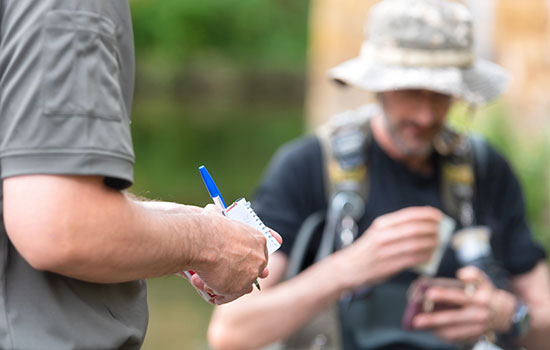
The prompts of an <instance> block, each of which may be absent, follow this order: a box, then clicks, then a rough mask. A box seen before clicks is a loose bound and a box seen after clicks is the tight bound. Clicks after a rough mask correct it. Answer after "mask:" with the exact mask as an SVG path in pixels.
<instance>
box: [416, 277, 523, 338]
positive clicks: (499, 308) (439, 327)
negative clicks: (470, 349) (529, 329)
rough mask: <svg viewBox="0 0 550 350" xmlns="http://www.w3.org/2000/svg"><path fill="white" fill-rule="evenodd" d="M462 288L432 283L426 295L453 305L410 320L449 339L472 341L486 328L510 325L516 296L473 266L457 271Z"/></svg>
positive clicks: (489, 330) (505, 329)
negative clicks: (462, 284) (439, 285)
mask: <svg viewBox="0 0 550 350" xmlns="http://www.w3.org/2000/svg"><path fill="white" fill-rule="evenodd" d="M457 277H458V279H460V280H461V281H463V282H465V283H466V285H467V286H470V287H471V288H470V287H466V289H465V290H460V289H453V288H443V287H431V288H430V289H429V290H428V291H427V292H426V296H427V298H429V299H430V300H432V301H433V302H434V303H445V304H454V305H456V306H457V308H456V309H449V310H444V311H437V312H432V313H423V314H419V315H417V316H416V317H415V318H414V320H413V327H414V328H416V329H432V330H433V331H434V332H435V333H436V334H437V335H438V336H439V337H440V338H442V339H444V340H447V341H449V342H454V343H460V342H474V341H476V340H477V339H479V337H480V336H482V335H485V334H487V333H489V332H493V331H494V332H506V331H507V330H508V329H509V328H510V325H511V319H512V314H513V312H514V309H515V304H516V299H515V297H514V296H513V295H512V294H510V293H508V292H506V291H503V290H500V289H497V288H495V287H494V286H493V284H492V283H491V281H490V280H489V278H488V277H487V275H486V274H485V273H483V272H482V271H481V270H479V269H478V268H476V267H472V266H470V267H465V268H463V269H461V270H459V271H458V273H457Z"/></svg>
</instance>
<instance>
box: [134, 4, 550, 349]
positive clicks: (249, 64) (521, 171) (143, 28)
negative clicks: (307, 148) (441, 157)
mask: <svg viewBox="0 0 550 350" xmlns="http://www.w3.org/2000/svg"><path fill="white" fill-rule="evenodd" d="M373 2H374V1H369V0H363V1H360V0H332V1H328V0H327V1H314V0H311V1H307V0H245V1H243V0H202V1H191V0H162V1H155V0H131V2H130V3H131V6H132V15H133V20H134V32H135V44H136V57H137V61H136V91H135V98H134V107H133V112H132V120H133V122H132V132H133V137H134V145H135V152H136V159H137V162H136V167H135V185H134V186H133V188H132V192H134V193H136V194H138V195H141V196H144V197H148V198H153V199H162V200H168V201H176V202H182V203H186V204H195V205H199V206H204V205H206V204H208V203H210V198H209V197H208V194H207V192H206V190H205V188H204V185H203V184H202V181H201V179H200V176H199V173H198V167H199V166H200V165H202V164H204V165H206V166H207V167H208V169H209V171H210V172H211V174H212V175H213V177H214V178H215V180H216V182H217V184H218V186H219V187H220V189H221V191H222V193H223V195H224V197H225V199H226V201H227V202H232V201H233V200H235V199H237V198H239V197H246V198H251V197H252V195H253V190H254V187H255V185H256V184H257V183H258V181H259V180H260V178H261V175H262V172H263V170H264V168H265V166H266V165H267V163H268V161H269V159H270V157H271V156H272V154H273V152H274V151H275V150H276V149H277V148H278V147H279V146H280V145H281V144H283V143H285V142H287V141H289V140H291V139H293V138H295V137H297V136H299V135H301V134H302V133H303V132H306V131H308V130H310V129H311V126H312V125H315V124H316V123H318V122H317V119H316V118H321V119H322V118H323V116H322V115H323V114H327V113H329V112H330V113H332V112H333V110H332V109H335V108H336V109H338V108H340V107H341V106H340V105H338V106H337V107H334V105H329V106H327V103H328V102H330V101H329V99H328V98H326V97H325V96H324V95H323V94H319V93H316V91H317V92H319V89H321V88H322V87H323V86H324V85H323V84H324V82H321V80H323V79H324V76H323V72H322V70H324V69H325V68H324V66H323V64H319V60H323V59H324V58H326V57H329V58H330V59H331V60H332V61H330V62H328V61H327V62H326V64H324V65H325V66H326V65H332V64H334V63H337V62H339V61H341V60H342V58H341V57H337V56H335V53H336V52H335V49H334V45H336V46H337V47H339V46H338V45H342V43H347V42H349V43H352V44H350V45H351V49H350V48H348V49H347V50H348V53H346V54H349V55H350V56H349V57H352V56H355V55H356V54H357V53H358V49H357V47H358V45H359V44H360V41H361V35H362V31H361V26H362V23H363V20H364V18H365V14H366V8H367V7H368V6H370V5H371V4H372V3H373ZM492 3H493V4H495V3H496V4H500V5H499V6H500V7H502V6H503V5H502V4H513V2H512V1H511V0H507V1H505V0H501V1H496V2H495V1H493V2H492ZM530 3H532V4H535V3H536V4H539V3H540V4H543V6H545V2H544V0H533V1H531V2H530ZM549 3H550V2H549ZM522 4H523V2H522ZM330 6H332V8H330ZM510 6H513V5H510ZM522 6H523V5H522ZM527 7H529V6H527ZM335 8H337V9H341V12H342V13H340V14H338V11H336V10H335ZM359 9H360V10H359ZM335 11H336V12H335ZM499 11H501V12H502V11H503V10H502V9H500V10H499ZM504 11H505V12H504V14H505V15H506V14H508V13H509V12H514V13H519V12H518V11H517V10H516V9H515V8H513V7H512V8H510V9H509V10H506V9H505V10H504ZM506 11H508V12H506ZM534 11H535V12H537V10H536V9H535V10H534ZM543 13H544V12H543ZM338 16H339V17H338ZM354 16H355V17H354ZM499 16H500V17H498V16H497V24H496V27H497V28H498V18H501V17H502V16H501V15H499ZM525 16H526V18H531V19H530V20H525V19H524V20H521V19H520V20H519V23H520V25H524V26H525V25H526V24H528V25H526V27H527V28H528V29H529V28H531V27H532V26H533V25H534V24H533V19H532V18H533V16H532V14H531V13H529V12H527V14H525ZM323 18H324V19H326V20H321V19H323ZM357 18H359V19H357ZM513 18H515V17H513ZM513 18H512V19H513ZM544 18H546V21H547V22H545V21H544ZM506 23H508V26H511V25H512V26H513V23H514V22H513V21H512V20H510V18H508V19H506ZM511 23H512V24H511ZM538 26H539V27H540V26H542V28H543V30H542V35H543V36H544V35H546V37H543V39H542V40H543V41H542V42H543V43H545V44H543V45H547V47H548V48H546V47H545V46H543V47H542V48H540V49H541V52H546V51H544V50H548V51H547V52H546V54H547V55H548V57H547V60H546V61H543V63H542V66H541V67H539V69H540V71H541V72H543V74H540V73H536V72H535V73H534V74H535V76H536V77H538V78H540V77H546V78H545V79H546V80H545V82H546V83H544V82H543V84H547V85H543V86H547V87H548V88H550V21H548V14H547V13H546V17H545V16H544V15H543V16H542V22H541V23H539V24H538ZM545 26H547V27H545ZM337 27H338V28H342V27H344V28H346V30H347V32H345V31H342V30H341V31H340V32H337V33H335V32H334V30H332V29H331V28H337ZM539 27H536V28H539ZM522 28H523V27H522ZM536 28H535V29H536ZM544 28H546V29H544ZM539 29H540V28H539ZM310 30H311V32H310ZM331 30H332V31H331ZM545 30H547V34H544V33H545ZM515 32H517V30H516V31H515ZM538 32H539V31H538V29H537V33H538ZM347 34H349V35H347ZM499 35H500V36H502V35H507V34H506V33H504V34H502V32H501V31H499V30H497V31H496V34H495V37H496V38H497V42H498V40H500V39H498V38H499V37H500V36H499ZM348 36H349V37H348ZM524 36H525V38H530V39H529V40H531V39H532V38H533V36H532V35H530V34H529V31H526V32H525V34H524ZM515 38H516V39H515V40H517V41H522V42H524V43H528V42H529V40H526V39H525V40H524V39H522V37H521V36H520V37H517V35H516V37H515ZM512 39H513V37H512V36H510V35H508V37H507V38H505V39H501V41H502V42H503V43H504V44H510V43H512V42H513V40H512ZM318 43H327V44H324V45H318ZM330 43H333V44H330ZM330 45H333V46H330ZM350 45H348V46H350ZM533 45H534V46H536V47H539V46H540V44H536V43H535V44H533ZM537 45H538V46H537ZM496 47H497V48H498V47H499V46H498V45H496ZM501 47H502V45H501ZM514 50H519V51H521V52H524V51H525V50H523V51H522V48H521V47H516V48H515V49H514V47H511V48H510V46H504V48H501V51H502V52H505V53H509V55H503V54H501V55H498V54H496V55H495V57H493V58H497V59H498V60H499V61H500V62H505V63H506V62H507V63H508V66H510V67H512V68H514V67H516V68H517V66H518V64H517V60H518V58H517V57H516V58H514V57H515V56H513V55H514V54H515V55H516V56H517V51H514ZM342 51H345V50H342ZM493 54H494V53H493ZM510 55H511V56H510ZM533 55H535V56H536V57H538V56H540V55H539V54H537V53H536V52H535V53H533ZM543 56H544V53H543ZM522 57H523V56H522ZM344 58H348V57H344ZM514 59H515V60H514ZM333 61H334V62H333ZM510 62H511V63H510ZM521 62H523V61H521ZM523 64H524V63H523ZM524 65H525V64H524ZM521 67H523V66H521ZM521 67H520V68H521ZM507 68H509V67H507ZM512 70H513V69H512ZM521 72H522V71H520V73H521ZM514 73H517V71H513V72H512V74H514ZM522 74H523V73H522ZM544 74H545V75H544ZM523 79H524V80H526V81H528V82H529V83H530V84H529V86H532V83H533V82H534V80H533V79H531V78H530V76H527V77H525V76H523ZM539 80H540V79H539ZM517 90H519V92H517V94H518V96H520V97H517V96H516V95H513V94H512V95H511V96H508V97H507V98H506V99H503V100H500V101H499V102H497V103H494V104H492V105H491V106H489V107H487V108H483V109H482V110H480V111H477V112H476V113H474V114H475V115H474V117H473V118H471V117H468V116H467V115H468V114H470V111H469V110H468V109H467V108H466V107H465V106H461V105H459V106H457V108H455V109H454V110H453V112H452V116H451V122H452V123H453V124H454V125H455V126H457V127H458V128H463V129H466V130H475V131H479V132H482V133H483V134H484V135H486V136H487V138H488V139H489V140H490V141H491V142H492V143H493V144H494V145H495V146H496V147H497V148H498V149H499V150H500V151H501V152H503V153H504V154H505V155H507V157H508V158H509V159H510V161H511V163H512V165H513V167H514V169H515V170H516V172H517V173H518V175H519V176H520V179H521V181H522V185H523V188H524V190H525V194H526V197H527V203H528V214H529V218H530V222H531V223H532V225H533V229H534V232H535V234H536V236H537V238H538V239H539V240H540V241H541V242H543V244H544V245H545V247H546V249H547V250H548V249H549V248H550V203H549V197H550V195H549V194H550V180H549V178H550V137H549V136H548V135H549V132H550V127H549V124H550V123H549V122H548V120H549V117H550V107H549V106H550V104H549V103H548V98H547V97H540V98H539V99H538V100H537V99H535V100H534V102H533V101H532V100H530V101H531V102H530V103H526V105H528V106H530V107H533V106H534V107H537V108H535V112H532V111H530V112H529V113H527V112H526V113H523V111H524V109H522V108H521V106H522V104H521V103H520V102H518V103H515V101H521V98H523V94H522V90H525V89H523V88H521V87H517V86H515V90H514V86H512V93H514V91H517ZM541 92H543V93H544V94H543V95H544V96H546V95H547V94H548V90H544V89H541V88H540V87H538V88H537V89H535V92H533V93H532V94H530V95H529V96H532V95H533V94H535V96H538V95H537V94H539V95H541ZM355 93H357V92H352V93H351V94H352V95H353V94H355ZM346 96H349V95H346ZM354 96H357V95H354ZM337 98H338V100H339V101H341V102H342V104H347V102H348V101H349V97H343V95H339V96H337ZM355 99H356V100H357V97H356V98H355ZM510 101H512V102H510ZM540 101H542V102H540ZM545 101H546V102H545ZM361 102H362V101H361ZM545 103H546V104H545ZM312 106H315V108H314V107H312ZM331 108H332V109H331ZM320 115H321V117H320ZM518 120H519V121H520V122H518ZM526 125H527V126H526ZM148 284H149V305H150V325H149V330H148V334H147V337H146V341H145V344H144V349H184V350H195V349H207V348H208V346H207V343H206V338H205V336H206V327H207V325H208V320H209V317H210V313H211V311H212V307H211V306H210V305H208V304H206V303H205V302H203V301H202V299H201V298H200V297H199V296H198V295H197V294H196V293H195V291H194V290H193V288H191V287H190V286H189V285H188V283H187V282H186V281H185V280H183V279H181V278H179V277H163V278H156V279H151V280H149V281H148Z"/></svg>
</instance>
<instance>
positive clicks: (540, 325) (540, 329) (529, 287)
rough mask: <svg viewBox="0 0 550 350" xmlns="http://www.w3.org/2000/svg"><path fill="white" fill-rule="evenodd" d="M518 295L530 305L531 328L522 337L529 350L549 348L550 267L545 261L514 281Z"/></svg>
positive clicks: (523, 343)
mask: <svg viewBox="0 0 550 350" xmlns="http://www.w3.org/2000/svg"><path fill="white" fill-rule="evenodd" d="M512 283H513V286H514V289H515V290H516V293H517V294H518V296H519V297H520V298H521V299H522V300H524V301H525V302H526V303H527V305H528V306H529V314H530V321H531V323H530V330H529V333H527V335H526V336H525V337H524V339H522V342H521V343H522V345H524V346H525V347H526V348H527V349H529V350H543V349H548V334H549V333H550V269H549V268H548V264H547V263H546V262H545V261H541V262H540V263H538V264H537V265H536V266H535V267H534V268H533V269H532V270H531V271H529V272H527V273H525V274H523V275H520V276H518V277H516V278H514V280H513V281H512Z"/></svg>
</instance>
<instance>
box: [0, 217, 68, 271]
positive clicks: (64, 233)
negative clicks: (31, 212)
mask: <svg viewBox="0 0 550 350" xmlns="http://www.w3.org/2000/svg"><path fill="white" fill-rule="evenodd" d="M60 226H62V225H53V224H51V222H48V223H36V222H35V223H34V224H29V223H25V224H16V225H13V224H10V221H9V220H6V232H7V234H8V236H9V238H10V240H11V242H12V244H13V245H14V247H15V248H16V249H17V251H18V252H19V254H20V255H21V256H22V257H23V259H25V261H27V263H28V264H29V265H30V266H31V267H33V268H34V269H36V270H40V271H50V272H62V271H64V270H65V268H66V267H67V266H71V265H74V264H75V263H76V261H77V260H78V259H77V257H78V252H77V249H76V245H75V244H74V242H73V240H71V236H72V234H71V230H69V229H68V228H66V227H60Z"/></svg>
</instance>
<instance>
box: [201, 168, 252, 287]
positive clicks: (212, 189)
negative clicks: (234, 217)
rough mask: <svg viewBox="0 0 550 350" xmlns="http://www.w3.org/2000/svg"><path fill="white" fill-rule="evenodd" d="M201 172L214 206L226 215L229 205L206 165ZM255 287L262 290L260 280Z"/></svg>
mask: <svg viewBox="0 0 550 350" xmlns="http://www.w3.org/2000/svg"><path fill="white" fill-rule="evenodd" d="M199 171H200V173H201V177H202V181H204V184H205V185H206V189H207V190H208V193H209V194H210V197H211V198H212V200H213V201H214V204H215V205H216V207H218V208H219V209H220V210H221V211H222V213H223V215H225V209H226V208H227V205H225V201H224V200H223V198H222V194H221V193H220V190H219V189H218V186H216V183H215V182H214V179H213V178H212V176H210V173H209V172H208V170H206V167H205V166H204V165H201V166H200V167H199ZM254 285H255V286H256V288H258V290H262V289H261V288H260V283H259V282H258V280H255V281H254Z"/></svg>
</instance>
